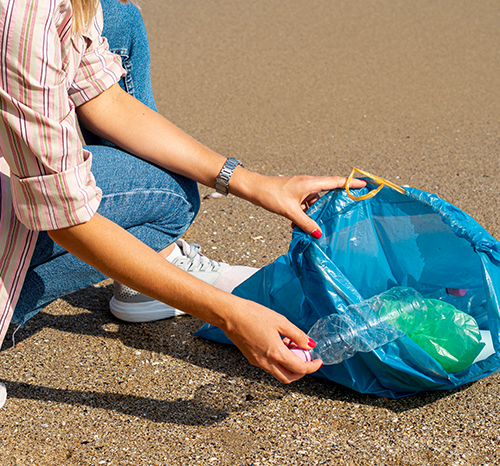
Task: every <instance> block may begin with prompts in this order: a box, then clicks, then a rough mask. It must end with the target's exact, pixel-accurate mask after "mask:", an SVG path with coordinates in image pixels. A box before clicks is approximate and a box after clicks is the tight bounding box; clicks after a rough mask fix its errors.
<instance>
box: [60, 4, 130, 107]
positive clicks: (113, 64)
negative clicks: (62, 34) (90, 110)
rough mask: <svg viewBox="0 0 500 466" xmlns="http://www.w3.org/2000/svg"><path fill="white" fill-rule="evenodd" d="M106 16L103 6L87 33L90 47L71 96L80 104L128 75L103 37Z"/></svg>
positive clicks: (84, 35) (72, 87) (85, 54)
mask: <svg viewBox="0 0 500 466" xmlns="http://www.w3.org/2000/svg"><path fill="white" fill-rule="evenodd" d="M102 24H103V15H102V8H101V6H99V9H98V11H97V14H96V16H95V17H94V19H93V21H92V25H91V27H90V28H89V30H88V31H87V33H85V34H83V39H84V41H85V43H86V44H87V48H86V50H85V53H84V55H83V59H82V61H81V64H80V66H79V68H78V71H77V73H76V76H75V79H74V81H73V84H72V85H71V88H70V90H69V96H70V98H71V99H72V101H73V102H74V104H75V106H76V107H78V106H80V105H82V104H84V103H85V102H87V101H88V100H90V99H92V98H94V97H96V96H97V95H99V94H100V93H101V92H103V91H105V90H106V89H108V88H110V87H111V86H112V85H113V84H115V83H117V82H118V81H119V80H120V78H121V77H122V76H123V75H125V73H126V72H125V70H124V69H123V67H122V64H121V58H120V57H119V56H118V55H115V54H113V53H111V52H110V51H109V44H108V41H107V40H106V38H105V37H102Z"/></svg>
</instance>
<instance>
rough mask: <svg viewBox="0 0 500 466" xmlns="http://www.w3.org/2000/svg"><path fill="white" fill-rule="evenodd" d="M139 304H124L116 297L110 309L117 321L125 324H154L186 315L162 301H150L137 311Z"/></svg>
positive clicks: (110, 303) (112, 300)
mask: <svg viewBox="0 0 500 466" xmlns="http://www.w3.org/2000/svg"><path fill="white" fill-rule="evenodd" d="M138 306H139V304H138V303H131V304H128V303H124V302H123V301H119V300H118V299H116V298H115V297H114V296H113V297H112V298H111V301H110V302H109V309H110V311H111V314H113V315H114V316H115V317H116V318H117V319H120V320H123V321H125V322H136V323H137V322H152V321H154V320H161V319H170V318H171V317H177V316H182V315H185V314H186V313H185V312H182V311H179V309H175V308H174V307H172V306H168V305H167V304H164V303H162V302H160V301H149V302H146V303H142V304H140V310H137V307H138Z"/></svg>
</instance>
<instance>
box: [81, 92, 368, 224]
mask: <svg viewBox="0 0 500 466" xmlns="http://www.w3.org/2000/svg"><path fill="white" fill-rule="evenodd" d="M77 114H78V118H79V119H80V120H81V121H82V123H83V124H84V125H85V126H86V127H87V128H88V129H89V130H90V131H92V132H93V133H95V134H97V135H98V136H101V137H103V138H105V139H107V140H108V141H111V142H113V143H114V144H116V145H117V146H118V147H121V148H122V149H124V150H126V151H128V152H130V153H131V154H134V155H136V156H138V157H141V158H142V159H144V160H148V161H150V162H153V163H155V164H156V165H159V166H161V167H164V168H167V169H169V170H170V171H173V172H175V173H179V174H181V175H184V176H186V177H188V178H191V179H192V180H195V181H198V182H199V183H202V184H204V185H205V186H210V187H213V186H214V183H215V178H216V177H217V175H218V174H219V172H220V169H221V168H222V165H223V164H224V162H225V161H226V157H223V156H222V155H220V154H217V153H216V152H214V151H212V150H210V149H208V148H207V147H205V146H204V145H203V144H201V143H199V142H197V141H196V140H194V139H193V138H191V137H190V136H188V135H187V134H186V133H185V132H183V131H182V130H180V129H179V128H177V127H176V126H175V125H174V124H172V123H170V122H169V121H168V120H166V119H165V118H164V117H162V116H161V115H159V114H158V113H156V112H155V111H153V110H151V109H150V108H149V107H147V106H146V105H144V104H142V103H141V102H139V101H138V100H137V99H135V98H134V97H132V96H130V95H129V94H127V93H126V92H125V91H123V90H122V89H121V88H120V86H119V85H118V84H115V85H114V86H113V87H111V88H110V89H108V90H107V91H105V92H103V93H102V94H100V95H99V96H97V97H95V98H94V99H92V100H90V101H89V102H87V103H86V104H84V105H82V106H81V107H79V108H78V109H77ZM344 183H345V179H344V178H339V177H335V176H316V177H311V176H283V177H275V176H264V175H260V174H258V173H254V172H251V171H249V170H246V169H244V168H242V167H241V166H240V167H237V168H236V170H235V172H234V175H233V176H232V178H231V183H230V187H229V192H231V193H232V194H235V195H237V196H238V197H241V198H243V199H246V200H248V201H250V202H252V203H253V204H256V205H259V206H261V207H264V208H265V209H267V210H269V211H271V212H275V213H277V214H279V215H282V216H284V217H287V218H289V219H290V220H291V221H292V222H293V223H294V224H296V225H297V226H299V227H300V228H302V230H304V231H306V232H308V233H311V232H313V231H314V230H316V229H318V225H317V224H316V223H315V222H314V221H312V220H311V219H310V218H309V217H308V216H307V215H306V214H305V213H304V212H303V211H304V209H305V205H306V203H308V204H311V203H312V202H313V201H314V200H315V199H317V193H319V192H321V191H323V190H331V189H335V188H339V187H343V186H344ZM361 186H364V182H360V181H357V180H355V181H354V182H353V184H352V187H353V188H356V187H361Z"/></svg>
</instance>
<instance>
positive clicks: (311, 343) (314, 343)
mask: <svg viewBox="0 0 500 466" xmlns="http://www.w3.org/2000/svg"><path fill="white" fill-rule="evenodd" d="M307 344H308V345H309V346H310V347H311V348H316V342H315V341H314V340H313V339H312V338H309V340H308V341H307Z"/></svg>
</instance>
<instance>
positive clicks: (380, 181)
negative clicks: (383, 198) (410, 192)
mask: <svg viewBox="0 0 500 466" xmlns="http://www.w3.org/2000/svg"><path fill="white" fill-rule="evenodd" d="M356 172H358V173H361V174H362V175H364V176H367V177H368V178H370V179H372V180H373V181H375V182H376V183H378V184H379V187H378V188H377V189H374V190H373V191H370V192H369V193H367V194H365V195H364V196H359V197H356V196H353V195H352V194H351V193H350V192H349V185H350V184H351V181H352V179H353V178H354V174H355V173H356ZM384 186H389V187H390V188H392V189H395V190H396V191H397V192H398V193H401V194H404V195H406V190H405V189H404V188H402V187H401V186H398V185H397V184H394V183H391V182H390V181H387V180H384V179H383V178H380V177H379V176H375V175H371V174H370V173H368V172H365V171H363V170H359V169H358V168H353V169H352V172H351V174H350V175H349V178H347V182H346V185H345V190H346V192H347V195H348V196H349V197H350V198H351V199H352V200H353V201H364V200H365V199H370V198H372V197H373V196H376V195H377V194H378V192H379V191H380V190H381V189H382V188H383V187H384Z"/></svg>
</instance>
